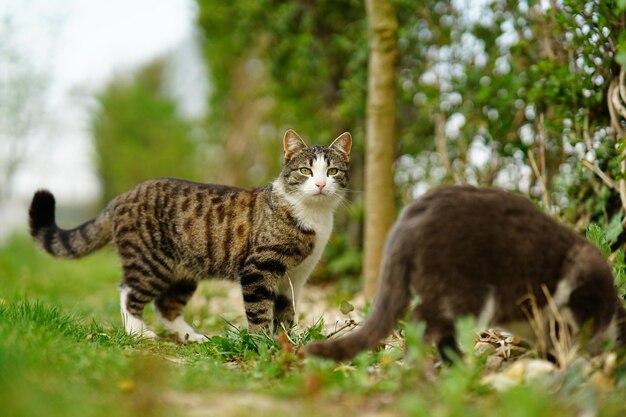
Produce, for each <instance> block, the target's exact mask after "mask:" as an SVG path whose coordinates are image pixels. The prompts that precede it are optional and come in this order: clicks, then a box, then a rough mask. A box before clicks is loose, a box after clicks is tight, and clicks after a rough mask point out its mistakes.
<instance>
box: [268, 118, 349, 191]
mask: <svg viewBox="0 0 626 417" xmlns="http://www.w3.org/2000/svg"><path fill="white" fill-rule="evenodd" d="M351 146H352V138H351V136H350V134H349V133H347V132H346V133H343V134H342V135H340V136H339V137H338V138H337V139H335V141H334V142H333V143H332V144H331V145H330V146H313V147H310V148H309V147H308V146H307V145H306V144H305V143H304V141H303V140H302V139H301V138H300V136H298V134H297V133H296V132H294V131H293V130H288V131H287V132H286V133H285V137H284V139H283V147H284V155H285V163H284V166H283V170H282V172H281V179H282V182H283V185H284V189H285V192H286V193H287V194H288V195H290V196H292V197H295V198H298V199H299V200H301V201H303V202H319V203H335V202H338V201H339V200H341V198H342V197H343V195H344V192H345V189H346V187H347V185H348V169H349V163H350V148H351Z"/></svg>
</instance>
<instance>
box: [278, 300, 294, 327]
mask: <svg viewBox="0 0 626 417" xmlns="http://www.w3.org/2000/svg"><path fill="white" fill-rule="evenodd" d="M294 319H295V304H294V301H293V299H292V297H291V296H290V295H286V294H282V293H280V292H279V293H278V294H277V295H276V298H275V299H274V329H276V331H278V330H281V329H283V330H289V329H290V328H291V327H292V326H293V325H294V324H295V320H294Z"/></svg>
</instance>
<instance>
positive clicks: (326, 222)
mask: <svg viewBox="0 0 626 417" xmlns="http://www.w3.org/2000/svg"><path fill="white" fill-rule="evenodd" d="M351 143H352V139H351V137H350V134H349V133H344V134H342V135H341V136H339V137H338V138H337V139H336V140H335V141H334V142H333V143H332V144H331V145H330V146H328V147H324V146H314V147H310V148H309V147H307V146H306V144H305V143H304V141H302V139H301V138H300V137H299V136H298V135H297V134H296V133H295V132H294V131H292V130H289V131H287V132H286V133H285V136H284V139H283V145H284V156H285V160H284V165H283V169H282V171H281V173H280V175H279V176H278V178H277V179H276V180H275V181H274V182H272V183H271V184H269V185H267V186H264V187H260V188H256V189H253V190H243V189H239V188H234V187H228V186H224V185H214V184H200V183H193V182H189V181H184V180H178V179H171V178H164V179H156V180H152V181H148V182H145V183H142V184H139V185H138V186H136V187H135V188H133V189H131V190H130V191H128V192H127V193H125V194H122V195H120V196H118V197H116V198H115V199H114V200H112V201H111V202H110V203H109V205H108V206H107V207H106V208H105V209H104V211H102V213H101V214H100V215H99V216H98V217H96V218H95V219H92V220H90V221H88V222H86V223H84V224H83V225H81V226H78V227H77V228H75V229H71V230H63V229H60V228H58V227H57V225H56V223H55V218H54V217H55V216H54V205H55V203H54V197H53V196H52V194H51V193H49V192H48V191H45V190H42V191H38V192H37V193H36V194H35V196H34V198H33V201H32V204H31V207H30V228H31V234H32V236H33V237H34V239H35V241H36V242H37V243H38V244H39V245H40V246H41V247H43V249H45V250H46V251H47V252H48V253H50V254H52V255H54V256H56V257H61V258H78V257H81V256H84V255H87V254H89V253H91V252H93V251H95V250H96V249H99V248H100V247H102V246H104V245H105V244H107V243H108V242H110V241H113V242H114V243H115V245H116V246H117V251H118V253H119V255H120V258H121V263H122V269H123V278H122V283H121V301H120V304H121V305H120V307H121V310H122V315H123V319H124V325H125V329H126V331H127V332H128V333H137V334H141V335H144V336H146V337H154V336H155V334H154V332H152V331H151V330H148V328H147V326H146V325H145V323H144V321H143V320H142V312H143V310H144V307H145V306H146V304H148V303H150V302H154V306H155V311H156V313H157V317H158V318H159V320H160V321H161V323H162V324H163V326H164V327H165V329H166V330H168V331H169V332H170V333H176V334H178V337H179V338H180V339H181V341H186V340H188V341H198V342H202V341H204V340H206V339H205V336H203V335H201V334H198V333H196V332H195V331H194V330H193V329H192V328H191V326H189V325H188V324H187V323H186V322H185V321H184V319H183V317H182V309H183V307H184V306H185V304H186V303H187V301H188V300H189V298H190V297H191V296H192V295H193V293H194V291H195V289H196V286H197V284H198V281H200V280H201V279H205V278H210V277H222V278H227V279H232V280H238V281H239V282H240V283H241V287H242V292H243V299H244V306H245V310H246V316H247V319H248V325H249V329H250V330H251V331H255V332H259V331H262V330H269V329H271V327H272V325H274V326H276V325H277V324H278V323H285V324H289V323H291V322H292V320H293V319H294V307H295V302H296V301H297V299H298V295H299V293H300V291H301V289H302V286H303V285H304V283H305V281H306V279H307V278H308V276H309V274H310V273H311V271H312V269H313V267H314V266H315V264H316V263H317V261H318V260H319V257H320V255H321V252H322V250H323V249H324V247H325V245H326V242H327V241H328V237H329V235H330V232H331V229H332V222H333V211H334V209H335V207H336V206H337V204H338V203H339V202H340V200H341V199H342V198H343V194H344V191H345V188H346V186H347V181H348V168H349V155H350V147H351Z"/></svg>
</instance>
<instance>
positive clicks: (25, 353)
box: [0, 237, 626, 417]
mask: <svg viewBox="0 0 626 417" xmlns="http://www.w3.org/2000/svg"><path fill="white" fill-rule="evenodd" d="M118 279H119V264H118V261H117V259H116V256H115V255H114V254H113V253H112V252H110V251H102V252H100V253H98V254H95V255H92V256H91V257H88V258H86V259H83V260H78V261H62V260H55V259H51V258H49V257H48V256H46V255H44V254H41V253H40V252H39V251H38V250H36V249H35V248H34V246H33V245H32V243H31V242H30V241H29V240H28V239H27V238H24V237H18V238H15V239H13V240H12V241H11V242H9V244H8V245H7V246H5V247H4V248H2V249H0V299H1V302H0V404H1V407H2V408H1V409H2V412H1V414H2V415H3V416H7V417H12V416H39V415H46V416H51V417H55V416H67V417H71V416H81V417H85V416H107V417H109V416H111V415H115V416H136V415H150V416H188V415H198V416H205V415H206V416H216V415H219V416H249V415H250V414H251V413H254V415H255V416H293V415H299V416H302V417H307V416H321V415H328V416H342V417H345V416H346V415H371V416H379V415H380V416H383V415H384V416H388V415H399V416H463V417H471V416H503V415H505V416H511V417H516V416H520V417H522V416H533V417H536V416H550V417H554V416H572V415H589V416H592V415H597V416H623V415H626V401H624V398H626V366H625V365H624V361H623V360H618V362H617V364H616V365H615V366H614V367H613V368H611V370H610V372H608V373H607V374H606V375H605V374H601V375H603V376H605V377H606V380H604V381H603V380H599V382H598V381H594V380H593V378H590V377H589V376H588V375H589V372H588V369H587V370H586V367H587V368H588V362H584V361H583V360H582V359H581V361H579V362H574V363H573V364H572V365H571V366H570V367H568V368H567V369H565V370H561V371H559V372H558V373H557V374H552V375H549V376H547V377H545V378H539V379H535V380H533V381H529V382H523V383H520V384H516V385H515V386H513V387H512V388H511V389H508V390H503V391H499V390H497V389H494V388H493V387H491V386H489V385H486V384H485V383H484V382H483V379H482V378H483V376H484V374H485V373H486V366H487V365H486V358H484V357H476V356H473V355H471V354H470V355H468V357H467V358H466V360H465V361H464V362H463V363H459V364H457V366H454V367H451V368H444V369H435V368H434V367H433V366H432V365H433V350H432V348H431V347H430V346H426V345H424V344H423V343H422V342H421V333H422V330H423V329H422V328H421V327H420V326H417V327H414V326H406V328H405V329H404V335H405V339H406V346H407V347H406V349H407V351H406V355H405V353H404V351H403V349H402V348H401V347H396V348H391V349H385V350H381V351H377V352H372V353H364V354H361V355H360V356H359V357H357V358H356V359H355V360H354V361H353V362H352V363H349V364H346V363H344V364H335V363H333V362H330V361H326V360H320V359H315V358H302V357H301V356H299V355H298V354H297V347H298V346H301V345H302V344H305V343H307V342H309V341H310V340H312V339H318V338H321V337H322V334H321V332H322V325H321V323H319V322H318V323H317V324H316V325H313V326H311V327H308V328H304V329H299V330H298V331H296V332H295V333H293V334H291V335H290V339H288V338H287V337H286V336H285V335H283V336H281V337H278V338H273V337H269V336H267V335H253V334H249V333H248V332H247V330H245V329H242V328H240V327H238V326H236V325H234V324H229V323H228V322H227V321H225V320H217V319H215V318H214V317H213V318H209V317H204V316H205V315H207V314H208V310H207V309H199V310H198V311H199V312H196V313H194V314H198V315H199V319H200V320H201V322H202V323H203V326H204V325H207V323H208V325H209V326H210V328H209V329H207V328H205V327H203V330H204V331H207V332H209V334H213V336H211V337H210V341H209V342H208V343H206V344H203V345H195V344H192V345H181V344H178V343H175V342H173V341H172V340H171V339H168V338H163V339H159V340H157V341H152V340H142V339H138V338H135V337H131V336H128V335H126V334H124V332H123V331H122V329H121V327H120V325H121V320H120V319H119V312H118V292H117V283H118ZM331 298H332V297H331ZM470 324H471V323H470ZM470 324H467V323H461V330H460V332H461V335H462V336H463V337H462V339H463V341H462V344H463V345H464V346H465V350H466V351H468V350H471V346H472V338H473V333H472V330H471V325H470Z"/></svg>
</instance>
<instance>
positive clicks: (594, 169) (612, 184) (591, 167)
mask: <svg viewBox="0 0 626 417" xmlns="http://www.w3.org/2000/svg"><path fill="white" fill-rule="evenodd" d="M582 164H583V166H584V167H585V168H587V169H588V170H590V171H592V172H593V173H594V174H596V175H597V176H598V177H600V179H601V180H602V181H603V182H604V183H605V184H606V186H607V187H609V188H612V189H614V190H615V189H616V187H615V181H613V180H612V179H611V177H609V176H608V175H606V174H605V173H604V172H602V170H601V169H600V167H599V166H597V165H596V164H594V163H593V162H590V161H587V160H586V159H583V160H582Z"/></svg>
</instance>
